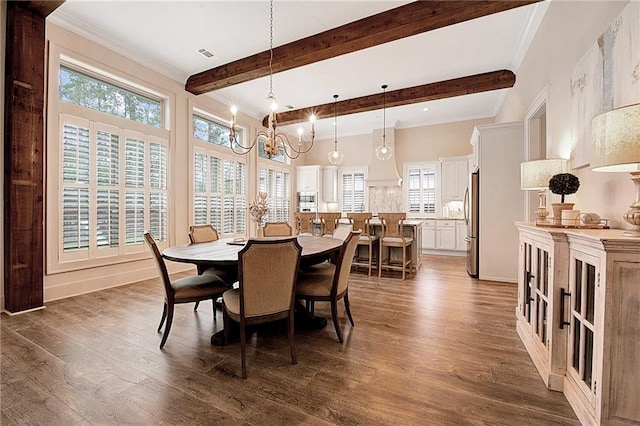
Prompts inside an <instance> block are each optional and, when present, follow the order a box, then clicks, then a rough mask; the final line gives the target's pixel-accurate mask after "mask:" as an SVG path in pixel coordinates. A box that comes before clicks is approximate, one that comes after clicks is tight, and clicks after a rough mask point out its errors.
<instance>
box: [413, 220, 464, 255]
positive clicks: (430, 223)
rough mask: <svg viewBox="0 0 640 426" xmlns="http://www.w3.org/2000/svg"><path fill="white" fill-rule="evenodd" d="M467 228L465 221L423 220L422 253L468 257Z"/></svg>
mask: <svg viewBox="0 0 640 426" xmlns="http://www.w3.org/2000/svg"><path fill="white" fill-rule="evenodd" d="M466 235H467V227H466V224H465V222H464V220H463V219H423V220H422V253H431V254H446V255H452V256H464V255H466V250H467V243H466V242H465V241H464V237H465V236H466Z"/></svg>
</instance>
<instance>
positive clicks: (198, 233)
mask: <svg viewBox="0 0 640 426" xmlns="http://www.w3.org/2000/svg"><path fill="white" fill-rule="evenodd" d="M218 238H219V237H218V231H217V230H216V228H214V227H213V226H212V225H211V224H208V225H191V226H190V227H189V241H191V243H192V244H193V243H208V242H209V241H217V240H218Z"/></svg>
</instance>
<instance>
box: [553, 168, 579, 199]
mask: <svg viewBox="0 0 640 426" xmlns="http://www.w3.org/2000/svg"><path fill="white" fill-rule="evenodd" d="M578 188H580V179H578V177H577V176H575V175H572V174H571V173H558V174H557V175H554V176H553V177H552V178H551V179H550V180H549V189H550V190H551V192H553V193H554V194H559V195H560V196H561V199H560V202H561V203H564V196H565V195H569V194H575V193H576V192H577V191H578Z"/></svg>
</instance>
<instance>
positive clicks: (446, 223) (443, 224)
mask: <svg viewBox="0 0 640 426" xmlns="http://www.w3.org/2000/svg"><path fill="white" fill-rule="evenodd" d="M455 226H456V221H455V220H439V221H438V228H453V227H455Z"/></svg>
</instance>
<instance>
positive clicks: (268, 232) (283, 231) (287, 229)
mask: <svg viewBox="0 0 640 426" xmlns="http://www.w3.org/2000/svg"><path fill="white" fill-rule="evenodd" d="M262 234H263V235H264V236H265V237H290V236H292V235H293V230H292V229H291V225H289V224H288V223H287V222H267V223H265V224H264V228H262Z"/></svg>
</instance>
